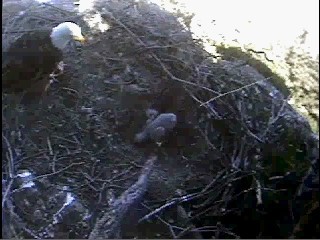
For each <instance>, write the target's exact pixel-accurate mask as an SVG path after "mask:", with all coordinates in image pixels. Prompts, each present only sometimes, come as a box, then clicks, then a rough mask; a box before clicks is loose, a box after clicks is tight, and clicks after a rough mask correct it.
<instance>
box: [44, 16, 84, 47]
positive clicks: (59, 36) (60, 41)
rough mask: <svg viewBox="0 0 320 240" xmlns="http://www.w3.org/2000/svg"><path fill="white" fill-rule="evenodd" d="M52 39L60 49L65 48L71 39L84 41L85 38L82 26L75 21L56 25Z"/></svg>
mask: <svg viewBox="0 0 320 240" xmlns="http://www.w3.org/2000/svg"><path fill="white" fill-rule="evenodd" d="M50 37H51V41H52V43H53V45H54V46H55V47H57V48H59V49H61V50H62V49H64V48H65V47H66V45H67V44H68V42H69V41H71V40H74V41H79V42H84V41H85V38H84V37H83V35H82V33H81V28H80V27H79V26H78V25H77V24H75V23H73V22H63V23H60V24H59V25H58V26H56V27H54V28H53V29H52V32H51V35H50Z"/></svg>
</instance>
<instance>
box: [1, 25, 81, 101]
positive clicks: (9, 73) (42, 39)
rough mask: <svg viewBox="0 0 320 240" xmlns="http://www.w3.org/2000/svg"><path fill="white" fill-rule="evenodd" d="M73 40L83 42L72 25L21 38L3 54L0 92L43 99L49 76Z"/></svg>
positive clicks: (78, 29) (34, 32)
mask: <svg viewBox="0 0 320 240" xmlns="http://www.w3.org/2000/svg"><path fill="white" fill-rule="evenodd" d="M72 40H74V41H79V42H84V40H85V39H84V37H83V35H82V33H81V28H80V27H79V26H78V25H77V24H75V23H72V22H63V23H61V24H59V25H58V26H56V27H54V28H52V29H49V30H35V31H33V32H27V33H25V34H24V35H22V36H21V37H20V38H19V39H18V40H17V41H15V42H14V43H12V44H11V46H10V47H9V48H8V50H6V51H5V52H3V53H2V89H3V90H2V91H3V92H4V93H9V94H17V93H24V97H25V98H26V99H28V98H30V99H36V98H37V97H40V96H42V94H43V93H44V92H45V91H46V90H47V88H48V86H49V84H50V74H52V72H54V71H55V70H56V69H57V67H59V66H60V67H61V65H59V63H61V62H62V60H63V51H64V49H65V47H66V46H67V44H68V43H69V42H70V41H72ZM60 69H61V68H60ZM61 70H62V69H61Z"/></svg>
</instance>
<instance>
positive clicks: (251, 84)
mask: <svg viewBox="0 0 320 240" xmlns="http://www.w3.org/2000/svg"><path fill="white" fill-rule="evenodd" d="M268 79H270V78H266V79H263V80H258V81H256V82H253V83H250V84H247V85H245V86H242V87H240V88H237V89H234V90H232V91H229V92H226V93H221V94H219V95H218V96H216V97H213V98H211V99H209V100H208V101H206V102H204V103H202V104H200V107H202V106H203V105H205V104H209V103H210V102H212V101H214V100H216V99H218V98H221V97H223V96H226V95H228V94H231V93H235V92H238V91H240V90H242V89H245V88H248V87H251V86H253V85H255V84H257V83H259V82H262V81H267V80H268Z"/></svg>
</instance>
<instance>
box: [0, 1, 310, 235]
mask: <svg viewBox="0 0 320 240" xmlns="http://www.w3.org/2000/svg"><path fill="white" fill-rule="evenodd" d="M24 11H25V12H24V15H23V17H21V16H18V15H17V13H16V14H15V16H14V17H12V15H9V16H10V18H9V17H8V15H7V17H6V18H5V21H4V25H3V28H4V29H5V31H4V34H3V38H4V37H5V38H6V39H5V42H6V44H7V43H9V42H11V41H13V40H14V39H15V38H17V37H19V33H18V35H15V33H14V32H15V31H17V32H19V31H21V30H22V29H23V30H26V29H27V30H28V29H34V28H39V27H52V26H53V25H56V23H58V22H61V21H66V20H70V21H72V19H73V21H76V20H77V21H78V20H79V19H78V15H76V13H70V12H66V11H65V10H61V9H56V8H54V7H52V6H50V5H43V4H42V5H32V7H30V8H29V9H25V10H24ZM96 13H100V14H101V16H102V18H103V19H104V21H106V22H107V23H108V24H109V25H110V26H111V27H110V29H109V30H108V31H106V32H104V33H99V31H93V30H92V31H88V32H87V35H88V36H89V37H91V38H92V40H91V41H90V42H89V43H88V45H87V46H86V47H84V48H83V49H82V51H81V53H80V54H78V53H70V54H68V56H66V63H67V64H68V69H67V70H66V71H65V72H66V74H65V77H64V78H63V79H59V80H60V84H59V87H58V88H57V89H55V88H53V89H52V91H51V92H50V93H49V96H48V98H47V100H46V102H45V103H44V104H43V105H40V106H37V107H35V108H32V109H25V111H20V110H19V109H16V108H13V107H11V105H10V103H8V101H7V97H4V96H3V99H4V101H3V118H2V125H3V136H4V137H5V138H6V139H7V141H6V142H7V143H8V144H6V145H5V146H6V151H4V153H3V159H4V161H3V172H4V173H5V174H4V178H7V179H10V177H9V176H11V177H12V176H14V175H15V173H16V172H15V171H16V169H29V168H32V170H33V172H35V173H37V175H39V176H41V175H49V176H50V177H51V180H52V181H53V182H54V183H55V184H56V185H57V186H60V185H68V186H69V187H70V188H71V190H74V191H76V193H77V195H78V196H79V199H81V201H82V202H83V203H84V205H86V206H94V207H95V208H96V209H95V210H96V211H102V210H104V209H106V207H105V205H106V204H105V201H104V198H103V196H104V195H105V190H106V189H108V188H111V189H115V190H116V193H117V195H121V193H122V192H124V191H125V190H126V189H127V188H128V187H129V186H131V185H132V184H133V183H134V182H135V176H136V175H137V173H138V172H139V166H140V165H141V163H140V161H141V159H144V157H143V155H144V151H143V150H141V149H138V148H136V147H135V146H133V145H132V140H133V137H134V135H135V134H136V133H137V132H138V131H139V130H140V129H141V126H143V125H144V123H145V121H146V119H145V110H146V109H147V108H149V107H150V105H153V107H154V108H155V110H157V111H158V112H159V113H163V112H174V113H175V114H177V119H178V124H177V132H175V133H174V134H173V136H172V137H174V136H178V137H179V138H175V141H174V144H176V145H169V147H168V148H166V147H165V146H163V148H162V150H163V151H165V153H167V154H169V155H170V151H172V150H173V149H174V150H176V151H175V152H174V153H175V154H173V155H171V157H169V158H170V160H171V161H167V162H170V164H169V166H166V161H163V162H162V161H161V159H160V157H159V161H158V162H159V166H157V168H158V169H155V170H154V172H155V173H154V174H153V177H151V178H152V179H153V181H154V183H153V184H152V183H151V187H150V190H149V197H150V198H155V200H157V201H158V202H159V201H162V200H168V201H169V202H170V199H173V198H174V196H176V191H177V189H180V188H183V189H182V192H188V191H194V189H202V190H200V192H198V193H197V194H195V195H197V196H199V198H200V199H201V201H202V202H203V204H202V203H201V204H200V205H201V207H200V208H199V210H192V209H191V208H190V209H189V210H190V213H191V214H193V213H194V214H197V217H198V218H199V219H202V220H203V219H204V220H206V219H210V217H211V216H212V214H214V213H216V208H217V207H221V206H227V203H226V204H223V202H224V201H225V202H227V201H226V199H232V198H233V197H236V196H234V194H233V193H234V192H236V193H242V192H243V191H245V190H246V189H242V188H240V189H236V191H235V189H234V187H233V186H229V185H224V186H225V189H222V190H221V189H220V192H219V195H212V194H211V193H212V192H215V191H214V190H212V189H213V187H212V185H210V182H211V181H212V182H213V183H216V182H215V180H212V176H213V175H215V173H216V172H217V171H219V170H221V165H222V166H224V167H226V168H232V167H234V168H236V169H237V171H236V172H237V178H233V176H234V174H233V173H232V172H231V171H226V174H227V176H226V178H227V179H229V180H230V181H229V180H228V181H229V182H233V181H236V179H238V178H240V177H241V176H244V175H246V174H248V171H249V175H250V178H249V180H248V181H250V182H246V186H247V185H248V186H251V185H252V184H251V183H253V181H254V184H255V185H258V184H257V182H259V181H256V175H255V174H256V172H255V171H254V170H252V171H251V170H248V169H252V168H253V169H255V168H259V167H261V165H264V164H265V162H267V163H268V161H270V159H272V157H273V156H268V154H269V153H270V151H266V152H263V151H262V150H263V149H267V150H268V149H269V150H270V149H272V150H274V149H275V150H276V151H277V154H278V155H281V154H284V153H287V152H288V151H287V150H288V148H289V147H290V148H291V150H292V151H291V152H289V153H290V154H289V155H286V156H284V157H283V159H285V160H284V162H285V163H286V164H288V165H289V168H285V169H283V168H281V169H280V170H281V171H280V172H281V173H282V171H283V172H285V171H288V170H292V168H296V167H297V166H300V165H299V164H300V163H302V165H303V164H304V163H305V162H306V161H305V159H307V158H308V152H309V149H308V148H307V149H305V150H303V151H305V153H304V154H305V155H304V157H303V161H301V159H295V158H294V157H293V156H295V155H294V154H295V152H296V150H297V149H300V148H302V147H303V146H304V145H306V146H307V147H308V146H309V145H310V146H311V145H312V144H311V143H310V141H311V140H310V135H311V133H312V132H311V130H310V126H309V124H308V123H307V122H306V121H305V119H304V118H302V117H301V116H300V115H299V114H297V113H296V112H295V111H294V110H293V109H292V108H291V107H290V106H289V105H288V104H287V102H286V99H284V97H283V96H282V94H281V93H280V92H279V91H277V90H276V89H275V88H274V87H273V86H272V85H271V84H270V83H268V80H267V79H266V78H264V77H263V76H262V75H261V74H259V73H258V72H257V71H255V69H253V68H251V67H250V66H247V65H246V64H245V63H239V62H228V61H219V62H218V63H217V58H216V57H215V56H212V55H211V54H209V53H207V52H205V51H204V50H203V48H202V44H201V41H198V40H195V39H193V36H192V33H191V32H189V31H188V30H187V28H186V26H184V24H182V23H180V22H179V21H177V19H176V18H175V16H173V15H172V14H170V13H167V12H165V11H163V10H161V9H160V8H159V7H158V6H156V5H152V4H148V3H146V2H145V1H139V2H137V1H98V2H97V3H96V4H95V7H94V9H93V10H91V11H88V12H87V13H85V15H86V17H88V16H93V15H94V14H96ZM47 16H51V17H50V18H48V17H47ZM79 21H80V20H79ZM9 32H11V33H12V34H10V35H9V34H8V33H9ZM8 36H10V37H8ZM157 99H161V101H157ZM191 135H192V136H193V137H194V138H193V139H192V144H191V142H189V140H190V139H191ZM178 141H180V142H179V144H178V143H177V142H178ZM190 141H191V140H190ZM293 141H294V144H293ZM279 143H285V144H279ZM169 144H170V143H169ZM311 148H312V147H310V149H311ZM181 149H182V156H181V155H178V156H179V157H177V154H176V153H177V152H179V151H180V150H181ZM152 151H154V150H152ZM160 156H161V155H160ZM180 157H181V158H180ZM292 158H294V159H293V160H292ZM287 160H289V162H287ZM199 161H200V163H199ZM8 166H9V167H8ZM10 166H11V167H10ZM12 166H14V168H12ZM182 166H183V167H182ZM187 166H188V167H187ZM290 167H291V168H290ZM302 167H303V168H304V169H305V168H307V167H306V166H302ZM8 169H9V171H8ZM208 169H210V171H209V170H208ZM170 171H171V172H170ZM157 172H158V174H157ZM275 172H279V167H278V166H272V168H271V169H268V172H267V173H265V174H266V175H268V176H269V175H271V176H272V175H273V174H274V173H275ZM159 173H161V174H159ZM224 173H225V172H224ZM40 178H41V177H40ZM218 185H219V184H218ZM240 185H241V184H240ZM152 186H153V187H152ZM155 186H161V187H155ZM190 186H191V190H190ZM219 186H220V185H219ZM219 186H216V185H214V188H215V187H219ZM257 189H259V187H257ZM260 191H262V190H260ZM220 193H221V194H220ZM253 196H254V197H255V195H253ZM199 198H198V199H199ZM192 199H193V198H190V199H189V198H187V197H181V199H179V201H180V202H181V203H182V202H188V201H189V200H190V203H191V205H192V201H191V200H192ZM213 200H214V202H213ZM179 201H176V202H179ZM221 201H222V203H221ZM159 205H160V204H159ZM232 207H233V205H232ZM163 209H164V208H163ZM225 210H226V211H227V210H228V209H225ZM233 210H234V209H230V211H233ZM159 221H160V222H162V219H161V220H159ZM165 223H166V224H165V225H164V226H166V228H168V229H169V230H172V229H171V228H172V226H171V225H170V224H168V223H167V222H165ZM179 223H180V222H178V223H177V224H179ZM162 224H163V222H162ZM29 227H30V228H36V227H37V226H33V225H32V224H31V225H30V226H29ZM189 227H190V226H188V225H187V226H184V228H183V230H181V228H182V227H181V228H180V231H181V233H186V232H188V231H189V230H190V229H189ZM188 229H189V230H188ZM221 229H222V230H221ZM169 230H168V231H167V232H166V233H165V234H163V235H162V236H163V237H177V236H175V233H174V232H173V233H172V231H169ZM19 231H21V232H24V234H26V233H25V230H21V229H19ZM210 231H211V232H212V231H216V232H219V231H220V232H221V231H226V229H223V228H219V229H217V228H213V230H212V229H209V230H208V232H210ZM66 232H67V231H66ZM88 233H89V231H88V232H87V234H88ZM166 234H167V235H166ZM257 234H258V233H257ZM26 235H27V237H30V236H29V235H28V234H26ZM230 235H232V233H230V231H229V235H228V236H230ZM218 236H220V235H219V234H218ZM232 236H237V235H236V234H233V235H232ZM76 237H79V238H83V237H85V234H84V235H76ZM143 237H144V238H146V236H143ZM147 237H155V236H154V235H152V236H147Z"/></svg>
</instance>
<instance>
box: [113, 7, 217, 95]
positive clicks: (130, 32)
mask: <svg viewBox="0 0 320 240" xmlns="http://www.w3.org/2000/svg"><path fill="white" fill-rule="evenodd" d="M109 16H110V17H111V18H112V19H113V20H114V21H116V22H117V23H118V24H119V25H120V26H121V27H123V28H124V29H125V30H126V31H127V32H128V33H129V34H130V35H131V36H132V37H133V38H135V39H136V40H137V41H138V42H139V43H140V44H141V45H142V46H144V47H145V48H147V47H148V46H147V45H146V44H145V43H144V42H143V41H142V40H141V39H140V38H139V37H138V36H137V35H135V34H134V33H133V32H132V31H131V30H130V29H129V28H127V26H126V25H124V24H123V23H122V22H120V20H118V19H117V18H115V17H114V16H113V15H112V13H110V12H109ZM150 56H152V57H153V58H154V59H155V60H156V61H157V62H158V63H159V64H160V66H161V67H162V69H163V70H164V72H165V73H166V74H167V75H168V76H169V77H170V78H171V79H172V80H175V81H178V82H181V83H184V84H187V85H191V86H195V87H198V88H202V89H205V90H207V91H209V92H213V93H217V92H216V91H214V90H212V89H210V88H207V87H203V86H199V85H198V84H196V83H193V82H188V81H186V80H183V79H180V78H177V77H176V76H174V75H173V74H172V73H171V72H170V71H169V70H168V68H167V67H166V66H165V65H164V63H163V62H162V61H161V60H160V59H159V58H158V57H157V55H155V54H154V53H150Z"/></svg>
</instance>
